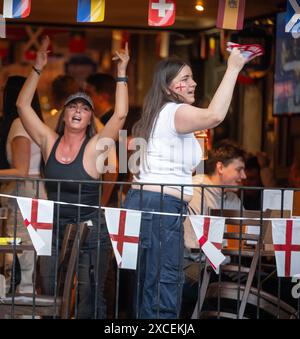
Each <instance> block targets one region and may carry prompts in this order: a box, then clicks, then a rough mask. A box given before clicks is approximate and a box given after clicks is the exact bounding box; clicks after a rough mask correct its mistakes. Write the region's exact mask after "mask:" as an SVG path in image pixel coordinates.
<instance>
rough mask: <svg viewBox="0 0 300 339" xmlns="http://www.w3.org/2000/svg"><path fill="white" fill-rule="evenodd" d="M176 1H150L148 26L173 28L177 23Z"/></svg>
mask: <svg viewBox="0 0 300 339" xmlns="http://www.w3.org/2000/svg"><path fill="white" fill-rule="evenodd" d="M175 12H176V2H175V0H149V7H148V25H149V26H171V25H173V24H174V22H175Z"/></svg>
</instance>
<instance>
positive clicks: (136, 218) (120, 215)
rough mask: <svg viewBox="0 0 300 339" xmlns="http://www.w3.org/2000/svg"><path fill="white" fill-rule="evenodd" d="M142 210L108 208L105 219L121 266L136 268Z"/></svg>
mask: <svg viewBox="0 0 300 339" xmlns="http://www.w3.org/2000/svg"><path fill="white" fill-rule="evenodd" d="M141 215H142V212H138V211H128V210H127V211H124V210H120V209H117V208H106V209H105V219H106V224H107V229H108V232H109V236H110V239H111V242H112V246H113V249H114V253H115V257H116V260H117V264H118V267H119V268H127V269H131V270H135V269H136V264H137V256H138V245H139V235H140V226H141Z"/></svg>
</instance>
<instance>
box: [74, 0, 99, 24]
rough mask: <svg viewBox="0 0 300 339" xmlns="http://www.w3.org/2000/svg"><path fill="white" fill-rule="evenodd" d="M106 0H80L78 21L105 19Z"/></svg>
mask: <svg viewBox="0 0 300 339" xmlns="http://www.w3.org/2000/svg"><path fill="white" fill-rule="evenodd" d="M104 12H105V0H78V7H77V22H101V21H103V20H104Z"/></svg>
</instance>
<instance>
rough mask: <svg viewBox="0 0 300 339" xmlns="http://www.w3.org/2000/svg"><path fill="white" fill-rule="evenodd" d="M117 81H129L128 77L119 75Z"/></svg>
mask: <svg viewBox="0 0 300 339" xmlns="http://www.w3.org/2000/svg"><path fill="white" fill-rule="evenodd" d="M116 82H128V77H127V76H125V77H117V79H116Z"/></svg>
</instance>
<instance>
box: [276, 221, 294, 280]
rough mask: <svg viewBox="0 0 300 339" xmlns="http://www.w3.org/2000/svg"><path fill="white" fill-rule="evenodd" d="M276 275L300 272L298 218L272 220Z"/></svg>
mask: <svg viewBox="0 0 300 339" xmlns="http://www.w3.org/2000/svg"><path fill="white" fill-rule="evenodd" d="M272 237H273V244H274V251H275V259H276V267H277V275H278V277H293V276H294V275H295V274H300V220H295V219H294V220H290V219H282V220H272Z"/></svg>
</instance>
